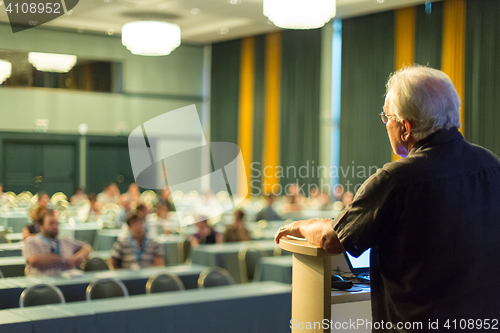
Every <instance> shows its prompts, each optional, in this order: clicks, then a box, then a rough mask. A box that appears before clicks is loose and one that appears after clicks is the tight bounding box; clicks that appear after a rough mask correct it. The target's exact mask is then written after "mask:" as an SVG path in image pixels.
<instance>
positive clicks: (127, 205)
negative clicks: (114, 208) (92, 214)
mask: <svg viewBox="0 0 500 333" xmlns="http://www.w3.org/2000/svg"><path fill="white" fill-rule="evenodd" d="M120 206H121V207H120V213H119V214H117V216H116V219H117V221H116V222H118V225H119V226H121V225H123V224H124V223H125V222H126V221H127V218H128V217H129V216H131V215H132V206H131V201H130V198H129V197H128V196H125V195H122V196H121V198H120Z"/></svg>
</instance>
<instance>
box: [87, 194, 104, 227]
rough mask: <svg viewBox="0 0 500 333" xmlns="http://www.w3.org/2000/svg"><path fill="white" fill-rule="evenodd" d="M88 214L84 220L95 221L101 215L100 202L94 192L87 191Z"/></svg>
mask: <svg viewBox="0 0 500 333" xmlns="http://www.w3.org/2000/svg"><path fill="white" fill-rule="evenodd" d="M88 198H89V204H90V206H89V214H88V217H87V221H86V222H95V221H97V220H98V219H99V216H100V215H101V204H100V203H99V202H98V201H97V196H96V195H95V193H89V197H88Z"/></svg>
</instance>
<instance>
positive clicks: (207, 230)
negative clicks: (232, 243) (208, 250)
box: [190, 218, 223, 248]
mask: <svg viewBox="0 0 500 333" xmlns="http://www.w3.org/2000/svg"><path fill="white" fill-rule="evenodd" d="M196 227H197V228H198V232H197V233H195V234H193V235H191V237H190V241H191V246H192V247H193V248H196V247H197V246H198V245H199V244H215V243H222V240H223V235H222V234H220V233H218V232H217V231H215V230H214V229H213V228H211V227H210V226H209V225H208V222H207V219H206V218H203V219H202V220H201V221H200V222H196Z"/></svg>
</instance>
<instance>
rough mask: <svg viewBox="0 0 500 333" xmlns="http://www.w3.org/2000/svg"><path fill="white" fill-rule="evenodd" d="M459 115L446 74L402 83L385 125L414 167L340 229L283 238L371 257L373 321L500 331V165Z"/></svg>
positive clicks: (377, 179) (379, 178)
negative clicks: (463, 130)
mask: <svg viewBox="0 0 500 333" xmlns="http://www.w3.org/2000/svg"><path fill="white" fill-rule="evenodd" d="M459 108H460V98H459V96H458V94H457V92H456V90H455V87H454V86H453V84H452V82H451V80H450V79H449V78H448V76H446V75H445V74H444V73H443V72H441V71H438V70H434V69H430V68H426V67H420V66H414V67H409V68H406V69H403V70H401V71H398V72H396V73H395V74H393V75H392V77H391V78H390V79H389V82H388V84H387V95H386V99H385V105H384V112H382V114H381V118H382V121H383V123H384V124H385V125H386V128H387V133H388V136H389V139H390V142H391V146H392V149H393V151H394V152H395V153H396V154H398V155H400V156H402V157H405V158H402V159H400V160H398V161H396V162H393V163H388V164H386V165H384V167H383V168H382V169H380V170H379V172H378V173H377V174H374V175H373V176H372V177H370V178H369V179H368V180H367V181H366V182H365V183H364V184H363V186H362V188H360V190H359V191H358V193H357V194H356V196H355V198H354V200H353V202H352V203H350V204H349V205H348V206H347V207H346V208H345V209H344V210H343V212H342V213H341V214H340V215H339V216H338V217H337V218H336V219H335V220H334V221H333V222H332V221H331V220H326V219H318V220H305V221H296V222H294V223H293V224H291V225H289V226H287V227H284V228H282V229H280V230H279V231H278V234H277V235H276V241H277V242H278V241H279V239H280V238H281V237H283V236H286V235H293V236H298V237H305V238H306V239H307V240H309V241H310V242H311V243H313V244H315V245H318V246H321V247H322V248H324V249H325V250H327V251H329V252H332V253H342V252H344V251H348V252H349V253H351V254H352V255H354V256H359V255H361V254H362V253H363V252H364V251H365V250H366V249H368V248H371V249H372V251H371V288H372V298H371V299H372V315H373V322H378V323H380V322H382V321H384V322H385V323H387V322H390V323H392V324H393V325H394V327H396V326H397V323H405V322H410V323H417V324H418V323H422V324H423V326H421V327H420V330H419V331H421V332H422V331H425V332H427V331H433V332H434V331H448V330H450V331H453V330H454V329H458V328H460V326H459V325H462V328H463V327H465V326H464V323H465V324H467V325H469V326H466V328H467V329H470V330H471V331H474V332H477V331H481V325H482V329H485V328H486V326H489V327H490V328H491V327H492V325H496V326H498V325H500V324H498V320H499V317H500V312H499V309H500V284H499V283H498V280H497V279H498V276H499V275H500V261H499V260H498V259H494V258H496V255H498V253H500V241H499V239H500V205H499V202H500V186H499V184H500V160H499V159H498V157H497V156H495V155H494V154H492V153H491V152H489V151H488V150H486V149H484V148H481V147H478V146H475V145H472V144H470V143H468V142H466V141H465V140H464V139H463V137H462V135H461V134H460V132H459V131H458V127H460V122H459ZM431 323H432V324H433V325H434V326H433V327H429V325H430V324H431ZM472 326H473V327H472ZM384 327H387V326H384ZM388 331H390V330H388ZM393 331H398V330H396V329H394V330H393ZM399 331H404V330H399Z"/></svg>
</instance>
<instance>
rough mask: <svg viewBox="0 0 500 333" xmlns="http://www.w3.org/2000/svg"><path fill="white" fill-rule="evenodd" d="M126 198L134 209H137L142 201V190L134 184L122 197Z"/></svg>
mask: <svg viewBox="0 0 500 333" xmlns="http://www.w3.org/2000/svg"><path fill="white" fill-rule="evenodd" d="M124 196H125V197H127V199H128V200H129V201H130V204H131V205H132V207H137V205H139V203H140V201H141V190H140V189H139V186H137V184H136V183H132V184H130V185H129V187H128V191H127V192H125V193H124V194H123V195H122V197H124Z"/></svg>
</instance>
